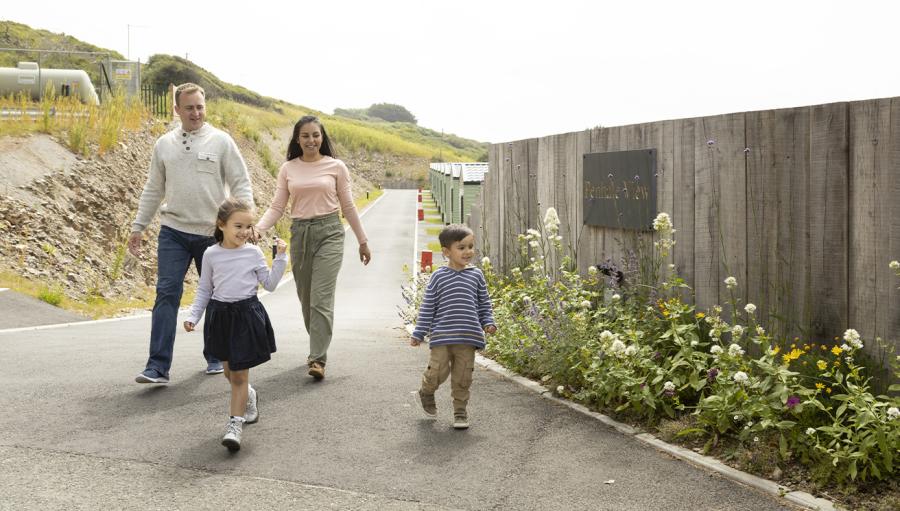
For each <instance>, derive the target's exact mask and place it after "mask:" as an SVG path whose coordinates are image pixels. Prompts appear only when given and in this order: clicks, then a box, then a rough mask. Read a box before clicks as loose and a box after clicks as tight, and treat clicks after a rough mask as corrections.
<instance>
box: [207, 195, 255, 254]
mask: <svg viewBox="0 0 900 511" xmlns="http://www.w3.org/2000/svg"><path fill="white" fill-rule="evenodd" d="M238 211H253V206H252V205H250V203H249V202H247V201H245V200H243V199H238V198H237V197H228V198H227V199H225V200H224V201H223V202H222V204H219V212H218V213H216V232H215V233H214V234H213V236H215V238H216V241H218V242H219V243H222V240H224V239H225V233H223V232H222V229H219V222H221V223H222V224H226V223H228V219H229V218H231V215H233V214H235V213H237V212H238Z"/></svg>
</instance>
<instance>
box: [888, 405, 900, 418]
mask: <svg viewBox="0 0 900 511" xmlns="http://www.w3.org/2000/svg"><path fill="white" fill-rule="evenodd" d="M887 414H888V417H890V418H891V420H894V419H896V418H898V417H900V410H898V409H897V407H896V406H892V407H890V408H888V411H887Z"/></svg>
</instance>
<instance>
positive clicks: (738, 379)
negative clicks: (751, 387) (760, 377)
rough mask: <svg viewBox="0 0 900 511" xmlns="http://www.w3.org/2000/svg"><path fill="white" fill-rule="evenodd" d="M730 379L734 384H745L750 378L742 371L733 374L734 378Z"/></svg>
mask: <svg viewBox="0 0 900 511" xmlns="http://www.w3.org/2000/svg"><path fill="white" fill-rule="evenodd" d="M731 379H733V380H734V382H735V383H747V382H748V381H750V378H749V377H748V376H747V373H745V372H744V371H738V372H736V373H734V376H732V378H731Z"/></svg>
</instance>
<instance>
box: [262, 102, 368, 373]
mask: <svg viewBox="0 0 900 511" xmlns="http://www.w3.org/2000/svg"><path fill="white" fill-rule="evenodd" d="M288 199H290V201H291V208H290V215H291V218H292V219H293V222H292V224H291V264H292V265H293V266H292V270H293V272H294V283H295V284H296V286H297V296H298V297H299V298H300V306H301V309H302V311H303V323H304V325H305V326H306V331H307V332H308V333H309V355H308V356H307V358H306V363H307V366H308V367H309V375H310V376H312V377H313V378H315V379H316V380H321V379H322V378H324V377H325V362H326V359H327V354H328V345H329V344H331V333H332V329H333V326H334V291H335V287H336V284H337V275H338V271H339V270H340V269H341V262H342V260H343V258H344V228H343V226H342V225H341V220H340V218H339V217H338V208H340V209H341V211H342V212H343V213H344V217H345V218H346V219H347V222H348V223H349V224H350V227H351V228H352V229H353V234H355V235H356V240H357V241H359V260H360V261H362V263H363V264H364V265H365V264H369V261H370V260H371V259H372V254H371V252H369V245H368V243H367V239H366V232H365V231H364V230H363V227H362V223H361V222H360V220H359V213H358V212H357V211H356V206H355V205H354V204H353V197H352V195H351V194H350V172H349V171H348V170H347V166H346V165H344V162H342V161H341V160H338V159H336V158H335V157H334V151H333V150H332V146H331V140H329V138H328V134H327V133H326V132H325V126H323V125H322V121H320V120H319V119H318V118H317V117H314V116H312V115H307V116H305V117H301V118H300V120H299V121H297V124H296V125H294V133H293V135H292V136H291V140H290V143H289V144H288V151H287V161H286V162H285V163H284V164H282V165H281V170H279V171H278V185H277V187H276V189H275V196H274V197H273V198H272V205H271V206H270V207H269V209H268V210H267V211H266V213H265V214H264V215H263V216H262V218H261V219H260V221H259V223H257V224H256V228H257V230H259V231H266V230H267V229H269V228H270V227H272V226H273V225H274V224H275V222H276V221H278V219H279V218H281V215H282V214H284V210H285V206H287V203H288Z"/></svg>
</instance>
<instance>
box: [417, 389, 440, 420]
mask: <svg viewBox="0 0 900 511" xmlns="http://www.w3.org/2000/svg"><path fill="white" fill-rule="evenodd" d="M419 402H420V403H422V411H423V412H425V416H426V417H428V418H429V419H434V418H436V417H437V404H436V403H435V402H434V394H426V393H424V392H422V391H421V390H420V391H419Z"/></svg>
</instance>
